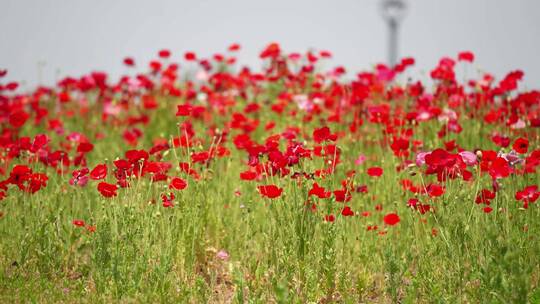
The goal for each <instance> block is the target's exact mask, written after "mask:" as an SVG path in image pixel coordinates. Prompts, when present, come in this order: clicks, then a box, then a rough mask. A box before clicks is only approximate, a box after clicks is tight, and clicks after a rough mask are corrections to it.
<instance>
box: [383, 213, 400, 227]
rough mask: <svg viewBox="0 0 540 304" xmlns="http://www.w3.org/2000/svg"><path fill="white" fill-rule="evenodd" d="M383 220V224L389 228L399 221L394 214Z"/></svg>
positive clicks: (389, 214)
mask: <svg viewBox="0 0 540 304" xmlns="http://www.w3.org/2000/svg"><path fill="white" fill-rule="evenodd" d="M383 220H384V223H385V224H386V225H389V226H394V225H396V224H397V223H399V221H400V219H399V216H398V215H397V214H395V213H388V214H387V215H385V216H384V218H383Z"/></svg>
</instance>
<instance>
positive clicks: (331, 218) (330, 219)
mask: <svg viewBox="0 0 540 304" xmlns="http://www.w3.org/2000/svg"><path fill="white" fill-rule="evenodd" d="M335 220H336V217H335V216H334V215H333V214H327V215H325V216H324V221H325V222H330V223H333V222H334V221H335Z"/></svg>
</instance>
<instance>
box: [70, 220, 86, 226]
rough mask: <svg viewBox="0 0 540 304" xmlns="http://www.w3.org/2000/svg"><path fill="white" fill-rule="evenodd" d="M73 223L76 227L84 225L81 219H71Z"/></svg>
mask: <svg viewBox="0 0 540 304" xmlns="http://www.w3.org/2000/svg"><path fill="white" fill-rule="evenodd" d="M73 225H75V226H77V227H84V225H85V223H84V221H83V220H73Z"/></svg>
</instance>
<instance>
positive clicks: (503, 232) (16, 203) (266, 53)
mask: <svg viewBox="0 0 540 304" xmlns="http://www.w3.org/2000/svg"><path fill="white" fill-rule="evenodd" d="M240 50H241V46H240V45H239V44H232V45H230V46H229V47H228V48H227V49H226V50H224V51H223V52H221V53H216V54H213V55H210V56H206V57H202V56H201V55H199V54H196V53H194V52H186V53H184V54H175V53H172V52H171V51H169V50H167V49H163V50H161V51H159V52H157V53H156V55H155V58H154V59H153V60H151V61H150V62H139V61H138V60H136V58H131V57H127V58H125V59H124V60H123V64H124V65H125V76H122V77H121V78H120V79H114V78H113V77H110V76H109V75H107V74H106V73H104V72H91V73H89V74H87V75H84V76H82V77H65V78H63V79H61V80H60V81H59V82H58V83H57V84H56V85H54V86H38V87H36V88H34V89H32V90H30V91H24V90H22V89H21V88H20V86H19V83H18V82H17V81H15V80H12V79H10V74H9V71H6V70H0V130H1V132H0V302H2V303H18V302H21V303H27V302H31V303H81V302H82V303H110V302H121V303H134V302H137V303H540V288H539V284H540V239H539V238H540V208H539V205H538V204H539V203H538V198H539V196H540V191H539V188H538V186H539V185H540V177H539V175H538V173H539V166H540V91H536V90H531V89H528V88H523V87H522V86H521V85H520V81H521V80H522V78H523V77H525V75H524V73H523V72H522V71H520V70H515V71H509V73H507V74H506V76H504V77H502V78H501V79H497V78H495V77H494V76H493V75H491V74H489V73H487V72H480V71H478V70H477V69H476V68H475V56H474V53H472V52H469V51H464V52H460V53H459V54H454V55H453V56H450V57H444V58H442V59H441V60H440V61H439V62H438V64H437V65H436V66H435V67H434V68H433V69H431V70H429V71H427V72H426V74H427V75H424V76H425V77H420V75H418V73H417V72H413V71H412V69H413V67H414V65H415V60H414V59H413V58H410V57H409V58H403V59H401V60H400V61H399V62H398V64H396V65H395V66H392V67H390V66H387V65H384V64H379V65H375V66H373V67H372V68H371V69H369V70H367V71H363V72H357V71H349V70H347V69H346V67H342V66H338V67H329V66H330V65H329V64H328V62H329V60H330V59H331V57H332V53H331V52H329V51H324V50H323V51H319V50H310V51H307V52H305V53H288V52H286V51H285V50H282V48H281V47H280V45H279V44H278V43H271V44H269V45H267V46H266V47H264V48H262V49H261V52H260V60H261V62H262V68H260V69H255V68H253V67H244V66H242V65H241V63H240V62H237V57H238V56H237V54H238V52H239V51H240ZM120 60H122V59H121V58H120V59H119V61H120ZM486 68H489V67H486Z"/></svg>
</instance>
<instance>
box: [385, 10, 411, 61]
mask: <svg viewBox="0 0 540 304" xmlns="http://www.w3.org/2000/svg"><path fill="white" fill-rule="evenodd" d="M380 9H381V15H382V17H383V18H384V20H386V23H387V24H388V64H389V65H390V66H391V67H393V66H395V65H396V63H397V56H398V29H399V24H400V22H401V20H403V17H405V14H406V13H407V3H405V1H404V0H382V2H381V7H380Z"/></svg>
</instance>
